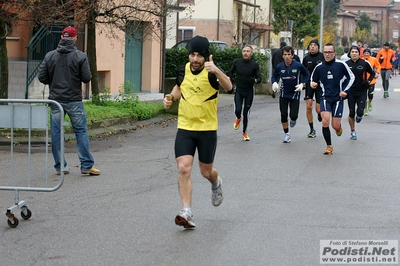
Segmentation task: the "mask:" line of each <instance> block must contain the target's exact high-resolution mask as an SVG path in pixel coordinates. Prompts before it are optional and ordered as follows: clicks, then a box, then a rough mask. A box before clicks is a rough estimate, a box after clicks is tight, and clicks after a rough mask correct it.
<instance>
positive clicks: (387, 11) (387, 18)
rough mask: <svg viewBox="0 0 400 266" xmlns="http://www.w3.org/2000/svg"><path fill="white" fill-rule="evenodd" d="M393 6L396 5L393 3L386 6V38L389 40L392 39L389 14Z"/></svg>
mask: <svg viewBox="0 0 400 266" xmlns="http://www.w3.org/2000/svg"><path fill="white" fill-rule="evenodd" d="M392 7H394V5H393V4H388V5H387V7H386V20H387V21H386V24H387V25H386V40H387V41H388V42H390V39H389V16H390V9H391V8H392Z"/></svg>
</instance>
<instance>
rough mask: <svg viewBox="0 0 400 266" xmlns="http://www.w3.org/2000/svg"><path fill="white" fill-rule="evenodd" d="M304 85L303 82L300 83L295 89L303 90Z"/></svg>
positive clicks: (296, 90)
mask: <svg viewBox="0 0 400 266" xmlns="http://www.w3.org/2000/svg"><path fill="white" fill-rule="evenodd" d="M303 86H304V85H303V83H300V84H299V85H296V86H295V88H296V89H295V90H294V91H295V92H298V91H302V90H303Z"/></svg>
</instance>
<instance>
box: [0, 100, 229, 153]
mask: <svg viewBox="0 0 400 266" xmlns="http://www.w3.org/2000/svg"><path fill="white" fill-rule="evenodd" d="M137 95H138V96H139V99H140V100H141V101H162V99H164V94H163V93H137ZM230 104H233V94H232V95H228V94H220V97H219V102H218V108H221V107H227V106H229V105H230ZM175 117H176V115H174V114H171V113H162V114H160V115H157V116H155V117H153V118H150V119H146V120H141V121H134V120H132V121H130V119H108V120H107V121H102V122H100V123H95V124H93V125H92V126H90V127H88V135H89V138H93V137H96V136H100V135H107V134H115V133H117V132H121V131H129V130H134V129H136V128H140V127H141V126H143V125H151V124H155V123H159V122H161V121H165V120H167V119H171V118H175ZM50 137H51V136H49V139H50ZM64 138H65V141H73V140H75V134H74V133H65V134H64ZM10 141H11V138H10V137H8V136H3V135H2V136H0V145H10ZM13 141H14V143H15V144H19V143H28V137H26V136H16V137H14V139H13ZM46 142H47V141H46V137H45V136H44V137H42V136H40V137H35V136H31V143H32V144H43V143H46ZM48 142H49V143H50V142H51V141H50V140H49V141H48Z"/></svg>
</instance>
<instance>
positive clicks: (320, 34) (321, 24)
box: [319, 0, 324, 45]
mask: <svg viewBox="0 0 400 266" xmlns="http://www.w3.org/2000/svg"><path fill="white" fill-rule="evenodd" d="M323 35H324V0H321V15H320V22H319V43H320V44H321V45H323V44H322V36H323Z"/></svg>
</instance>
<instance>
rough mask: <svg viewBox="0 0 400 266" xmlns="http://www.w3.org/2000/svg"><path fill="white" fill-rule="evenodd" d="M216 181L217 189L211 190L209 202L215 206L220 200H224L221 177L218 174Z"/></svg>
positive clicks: (219, 203)
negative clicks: (217, 183)
mask: <svg viewBox="0 0 400 266" xmlns="http://www.w3.org/2000/svg"><path fill="white" fill-rule="evenodd" d="M218 182H219V186H218V188H217V189H213V188H211V190H212V194H211V202H212V205H214V206H215V207H217V206H219V205H221V203H222V201H223V200H224V193H223V192H222V188H221V186H222V178H221V177H219V176H218Z"/></svg>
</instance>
